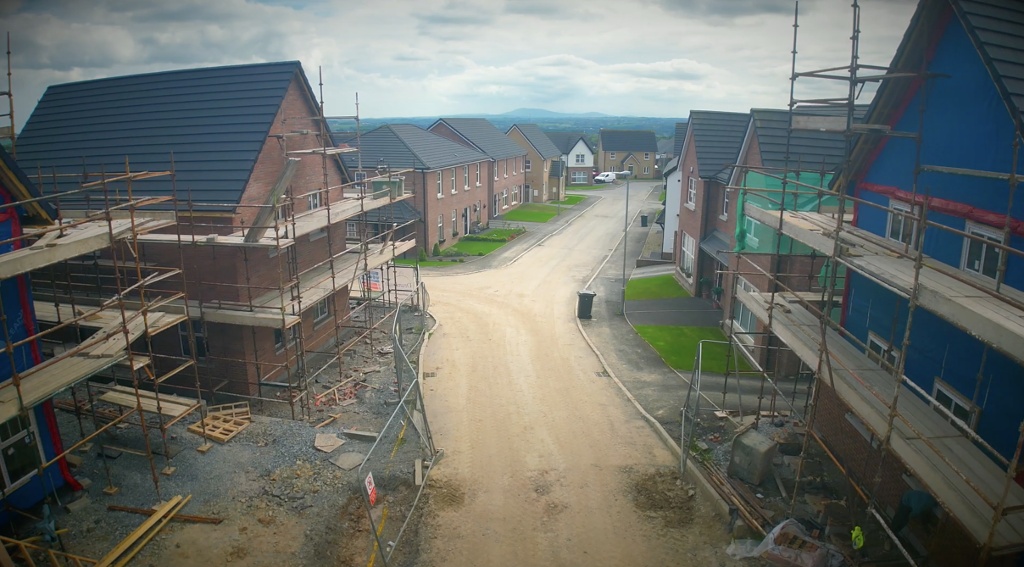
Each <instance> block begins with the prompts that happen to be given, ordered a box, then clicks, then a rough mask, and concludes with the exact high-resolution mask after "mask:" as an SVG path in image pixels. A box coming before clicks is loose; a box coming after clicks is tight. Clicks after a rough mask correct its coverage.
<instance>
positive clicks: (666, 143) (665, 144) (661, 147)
mask: <svg viewBox="0 0 1024 567" xmlns="http://www.w3.org/2000/svg"><path fill="white" fill-rule="evenodd" d="M675 146H676V142H675V140H672V139H665V140H658V153H659V154H665V155H672V149H673V148H675Z"/></svg>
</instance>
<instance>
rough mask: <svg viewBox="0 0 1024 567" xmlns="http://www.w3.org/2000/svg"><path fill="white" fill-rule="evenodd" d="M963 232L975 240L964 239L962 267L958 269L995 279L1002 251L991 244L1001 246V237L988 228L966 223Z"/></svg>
mask: <svg viewBox="0 0 1024 567" xmlns="http://www.w3.org/2000/svg"><path fill="white" fill-rule="evenodd" d="M964 232H966V233H967V234H970V235H972V236H974V237H975V238H965V239H964V251H963V265H962V266H960V269H961V270H964V271H965V272H972V273H975V274H978V275H979V276H984V277H986V278H992V279H996V272H997V271H998V269H999V257H1000V255H1002V250H1000V249H998V248H996V247H994V246H992V244H1002V243H1003V236H1002V235H1001V234H999V233H998V232H996V231H994V230H992V229H990V228H986V227H983V226H980V225H976V224H973V223H967V227H966V228H965V229H964Z"/></svg>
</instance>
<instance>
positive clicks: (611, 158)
mask: <svg viewBox="0 0 1024 567" xmlns="http://www.w3.org/2000/svg"><path fill="white" fill-rule="evenodd" d="M608 159H610V160H613V161H614V160H615V152H608Z"/></svg>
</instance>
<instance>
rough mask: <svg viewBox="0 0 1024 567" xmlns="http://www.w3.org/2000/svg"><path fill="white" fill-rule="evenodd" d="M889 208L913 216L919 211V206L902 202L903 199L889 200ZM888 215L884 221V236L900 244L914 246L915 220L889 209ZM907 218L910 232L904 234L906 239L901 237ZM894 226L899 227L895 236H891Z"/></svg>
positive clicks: (904, 230) (904, 231)
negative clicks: (909, 223)
mask: <svg viewBox="0 0 1024 567" xmlns="http://www.w3.org/2000/svg"><path fill="white" fill-rule="evenodd" d="M889 208H890V209H895V210H896V211H900V212H903V213H906V214H908V215H914V216H917V214H918V212H919V211H920V207H918V206H917V205H914V206H911V205H910V203H904V202H903V201H894V200H890V201H889ZM888 216H889V218H888V219H887V221H886V223H885V237H886V238H887V239H889V240H892V241H894V242H899V243H900V244H909V245H910V247H911V248H916V247H917V246H916V243H914V234H916V233H917V220H916V219H915V220H911V219H908V218H907V217H905V216H903V215H900V214H898V213H895V212H893V211H889V215H888ZM908 220H909V221H910V222H911V225H910V234H909V235H906V238H907V240H903V237H904V235H905V233H906V228H907V226H906V225H907V221H908ZM897 225H898V226H897ZM894 227H897V228H898V229H899V233H898V234H897V238H893V235H892V230H893V228H894Z"/></svg>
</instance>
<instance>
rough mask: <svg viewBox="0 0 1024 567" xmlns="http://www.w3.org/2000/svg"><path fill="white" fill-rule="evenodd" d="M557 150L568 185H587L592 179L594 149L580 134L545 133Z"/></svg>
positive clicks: (594, 162)
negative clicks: (563, 166)
mask: <svg viewBox="0 0 1024 567" xmlns="http://www.w3.org/2000/svg"><path fill="white" fill-rule="evenodd" d="M545 134H547V136H548V138H549V139H550V140H551V142H552V143H553V144H554V145H555V147H557V148H558V151H559V153H560V156H561V157H560V158H559V159H560V160H561V162H562V163H563V164H565V179H566V183H567V184H568V185H589V184H590V183H591V182H592V181H593V178H594V169H595V167H596V165H595V164H596V161H595V160H594V155H595V154H594V148H593V147H591V145H590V142H588V141H587V137H586V136H584V135H583V133H581V132H545Z"/></svg>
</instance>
